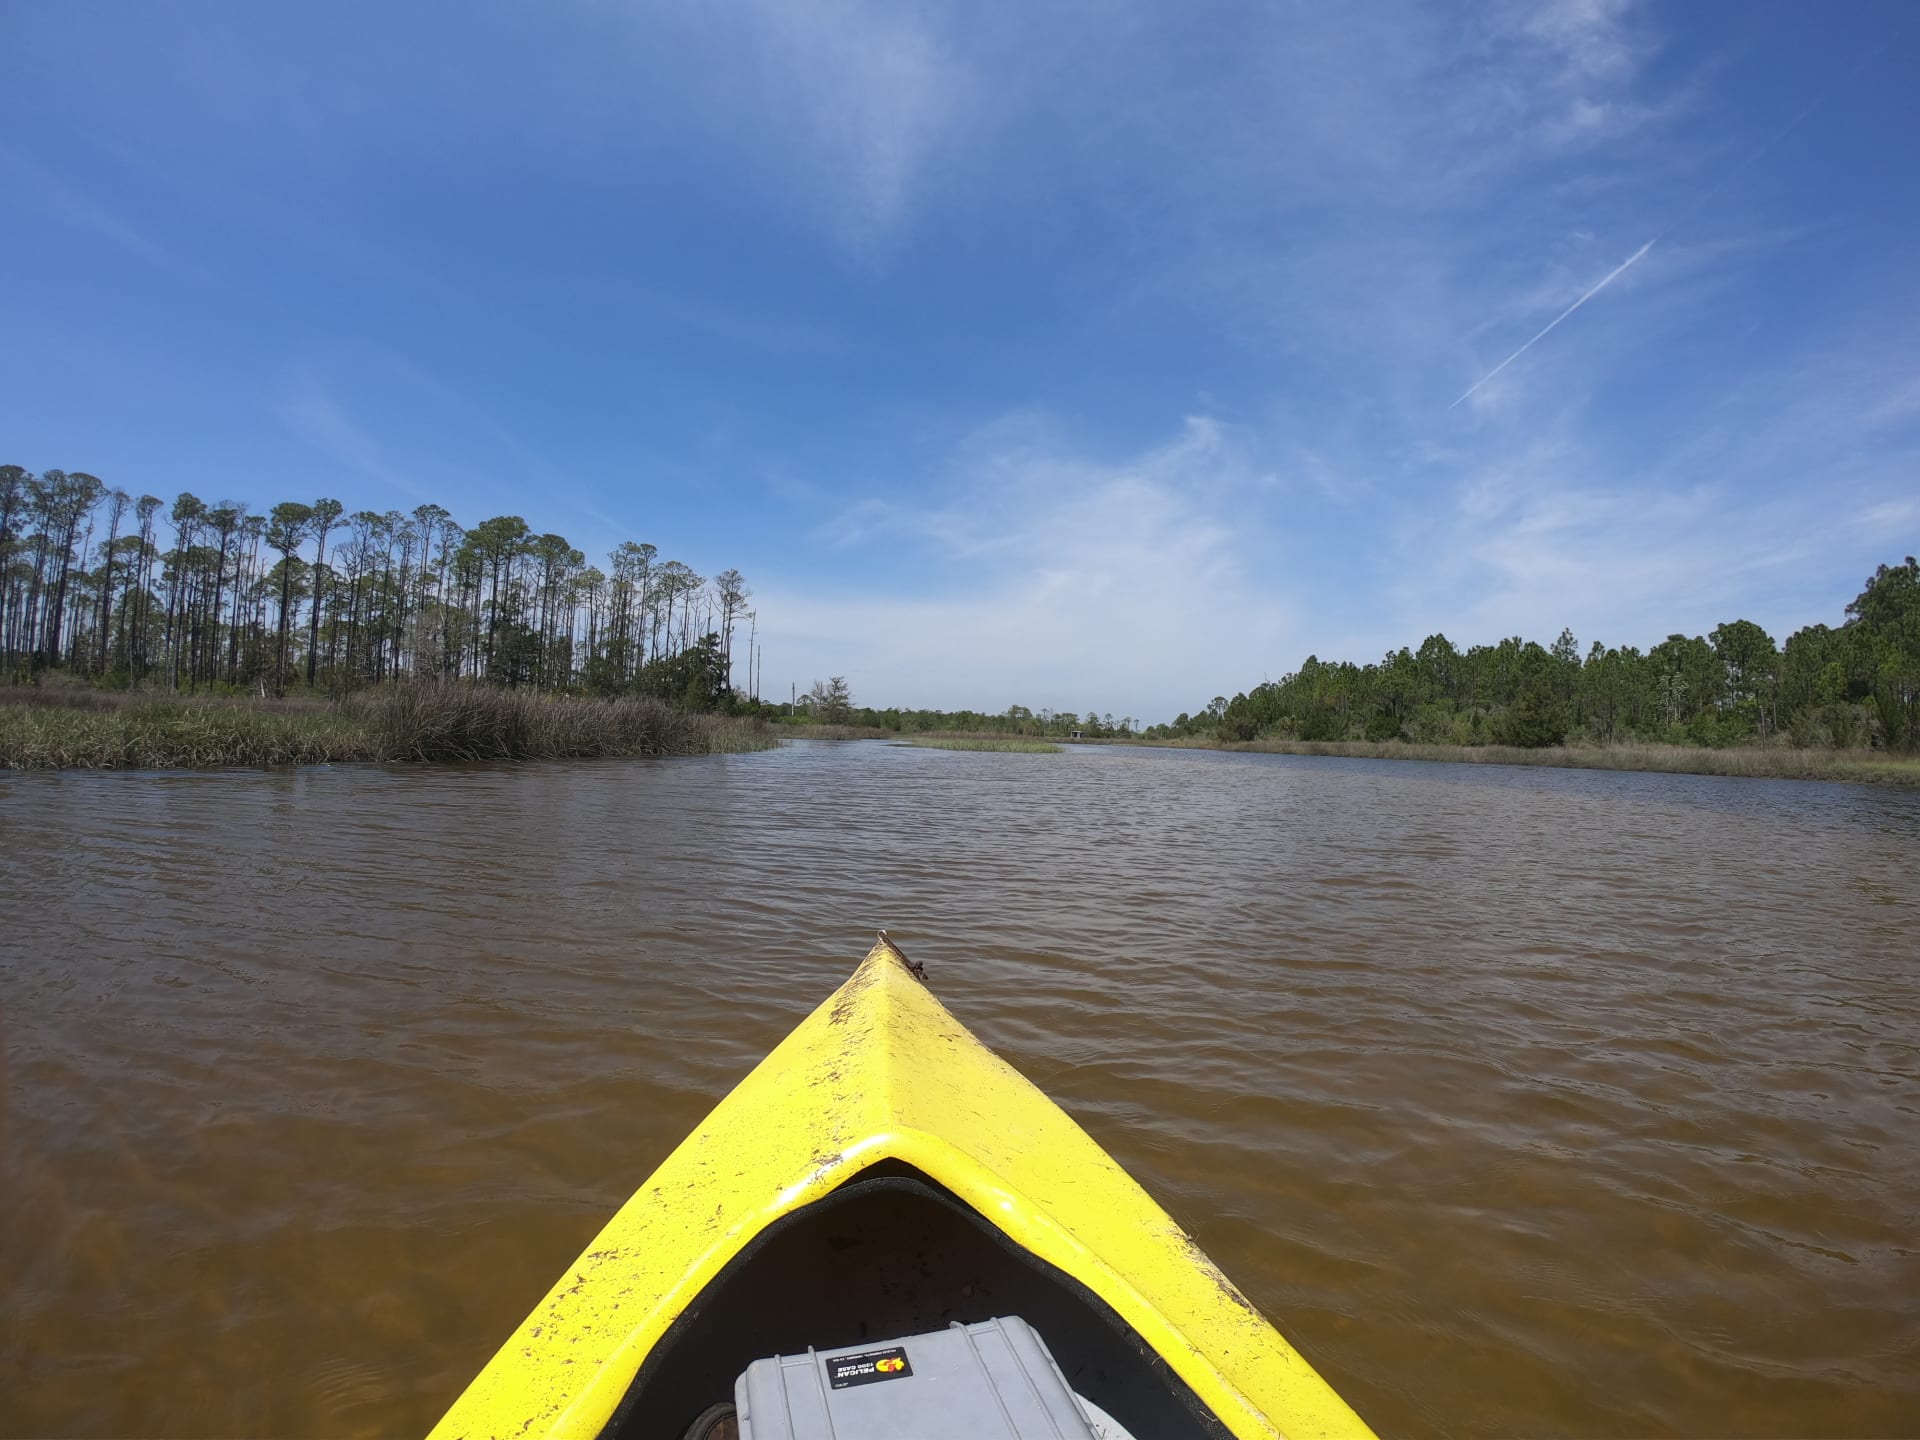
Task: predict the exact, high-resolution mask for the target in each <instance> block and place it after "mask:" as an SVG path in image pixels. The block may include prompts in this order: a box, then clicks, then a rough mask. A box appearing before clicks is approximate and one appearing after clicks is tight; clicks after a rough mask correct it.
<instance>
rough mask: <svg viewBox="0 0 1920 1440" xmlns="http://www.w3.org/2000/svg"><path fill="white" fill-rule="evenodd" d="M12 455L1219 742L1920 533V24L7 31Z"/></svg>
mask: <svg viewBox="0 0 1920 1440" xmlns="http://www.w3.org/2000/svg"><path fill="white" fill-rule="evenodd" d="M0 54H4V55H5V56H6V57H7V62H8V63H7V73H8V83H7V85H6V86H5V87H4V90H0V197H3V198H4V202H5V204H4V215H5V224H4V225H0V275H4V277H5V278H4V282H3V283H0V461H7V462H11V463H17V464H22V465H25V466H27V467H28V468H29V469H32V470H41V469H46V468H50V467H54V466H59V467H62V468H66V469H79V470H87V471H90V472H91V473H93V474H96V475H99V476H100V477H102V478H103V479H105V480H106V481H107V482H108V483H109V484H112V485H117V486H121V487H123V488H126V489H129V490H131V491H133V492H134V493H136V494H137V493H141V492H151V493H154V494H157V495H161V496H163V497H166V498H168V499H169V500H170V499H171V497H172V496H173V495H174V494H176V493H178V492H179V491H181V490H186V489H190V490H192V491H193V492H194V493H195V494H197V495H199V496H201V497H202V498H203V499H206V500H213V499H215V498H223V499H235V500H241V501H245V502H248V503H250V504H252V505H253V506H255V507H256V508H263V507H265V506H269V505H271V504H272V503H274V502H275V501H278V500H282V499H300V500H309V501H310V500H311V499H313V498H315V497H317V496H321V495H328V496H334V497H337V498H339V499H340V500H341V501H343V502H344V503H345V505H346V507H347V509H348V510H349V511H352V510H357V509H363V508H364V509H375V510H386V509H390V508H401V509H411V508H412V507H413V506H415V505H417V504H419V503H421V502H423V501H429V500H431V501H435V502H438V503H440V504H443V505H446V506H447V507H448V508H449V509H450V510H452V511H453V513H454V515H455V518H456V519H458V520H460V521H461V522H462V523H465V524H468V525H472V524H475V523H477V522H478V521H480V520H482V519H484V518H486V517H488V516H491V515H496V514H519V515H522V516H524V517H525V518H526V519H527V520H528V522H529V523H530V524H532V525H533V527H534V528H535V529H536V530H541V531H546V530H551V531H558V532H559V533H561V534H563V535H566V536H567V537H568V538H569V539H570V540H571V541H572V542H573V543H574V544H575V545H577V546H579V547H580V548H582V549H583V550H585V551H586V552H588V554H589V556H590V557H591V558H593V559H595V560H597V561H599V562H600V563H602V564H603V565H604V563H605V561H604V554H605V552H606V550H608V549H609V548H611V547H612V546H613V545H614V544H616V543H618V542H619V541H622V540H640V541H647V542H650V543H653V544H655V545H657V546H659V548H660V551H661V554H662V556H663V557H671V558H678V559H681V560H684V561H686V562H687V563H688V564H690V565H692V566H693V567H694V568H695V569H696V570H698V571H700V573H702V574H707V575H711V574H713V573H715V572H716V571H718V570H721V569H724V568H726V567H728V566H733V567H736V568H738V569H739V570H741V571H742V572H744V573H745V575H746V577H747V580H748V583H749V584H750V585H751V586H752V588H753V590H754V601H753V603H754V606H755V608H756V610H757V613H758V616H759V619H758V626H759V631H760V634H761V637H762V639H763V641H764V645H765V650H764V656H765V658H764V662H763V667H762V676H763V690H764V691H765V692H766V693H768V694H769V695H772V694H775V693H778V692H783V691H786V690H787V689H788V687H789V685H791V684H797V685H798V686H799V688H801V689H802V690H804V689H805V688H807V686H808V685H809V684H810V683H812V682H813V681H814V680H816V679H820V678H824V677H826V676H829V675H844V676H846V677H847V679H848V681H849V683H850V684H851V686H852V689H853V693H854V696H855V699H856V700H857V701H859V702H862V703H869V704H876V705H886V704H899V705H913V706H940V707H949V708H951V707H962V706H965V707H972V708H979V709H984V710H1000V709H1004V708H1005V707H1006V706H1007V705H1009V704H1013V703H1019V704H1024V705H1027V706H1029V707H1031V708H1033V709H1036V710H1037V709H1040V708H1042V707H1043V706H1044V707H1051V708H1054V709H1062V710H1073V711H1076V712H1085V711H1086V710H1088V709H1089V708H1091V709H1093V710H1095V711H1098V712H1101V713H1109V714H1114V715H1116V716H1118V715H1130V716H1133V717H1135V718H1137V719H1141V720H1147V721H1155V720H1164V719H1168V718H1170V717H1171V716H1172V715H1173V714H1174V713H1175V712H1177V711H1181V710H1197V709H1200V708H1202V707H1204V706H1205V705H1206V703H1207V702H1208V701H1209V700H1210V699H1211V698H1212V697H1213V696H1215V695H1220V694H1224V695H1229V696H1230V695H1232V694H1233V693H1234V692H1235V691H1237V690H1244V689H1248V688H1251V687H1252V686H1253V685H1255V684H1257V683H1259V682H1260V681H1261V680H1262V679H1277V678H1279V677H1280V676H1281V675H1283V674H1286V673H1288V672H1290V671H1292V670H1294V669H1296V668H1298V666H1299V664H1300V662H1301V661H1302V660H1303V659H1304V658H1305V657H1306V656H1307V655H1308V654H1310V653H1311V654H1317V655H1319V656H1320V657H1321V658H1322V659H1333V658H1347V659H1355V660H1371V659H1377V658H1378V657H1379V656H1380V655H1381V654H1382V653H1383V652H1385V651H1387V650H1389V649H1392V648H1396V647H1398V646H1400V645H1411V646H1417V645H1418V644H1419V642H1420V641H1421V640H1422V639H1423V638H1424V637H1425V636H1427V635H1429V634H1432V633H1434V632H1436V631H1439V632H1442V633H1445V634H1446V635H1447V636H1449V637H1450V638H1451V639H1453V640H1454V642H1455V643H1456V644H1459V645H1461V646H1463V647H1464V646H1466V645H1469V644H1474V643H1482V642H1485V643H1491V642H1494V641H1497V640H1499V639H1500V638H1501V637H1503V636H1507V635H1513V634H1518V635H1523V636H1526V637H1528V638H1534V639H1539V640H1541V641H1543V642H1548V641H1551V640H1552V639H1553V637H1554V636H1556V635H1557V634H1558V633H1559V631H1560V629H1561V628H1562V627H1563V626H1567V627H1571V628H1572V630H1573V631H1574V634H1575V635H1576V637H1577V638H1578V640H1579V641H1580V643H1581V645H1582V646H1583V647H1584V646H1586V645H1587V644H1589V643H1590V642H1591V641H1593V640H1596V639H1597V640H1603V641H1605V642H1607V643H1609V644H1632V645H1639V646H1642V647H1644V646H1647V645H1650V644H1653V643H1656V642H1657V641H1659V640H1660V639H1662V638H1664V637H1665V636H1666V635H1667V634H1668V633H1669V632H1671V631H1676V630H1678V631H1684V632H1686V633H1689V634H1698V633H1705V632H1706V631H1707V630H1709V629H1711V628H1712V627H1713V626H1714V625H1716V624H1718V623H1720V622H1722V621H1725V620H1730V619H1734V618H1747V619H1752V620H1755V621H1758V622H1759V623H1760V624H1762V625H1764V626H1765V627H1767V628H1768V629H1769V630H1770V631H1772V632H1773V633H1774V634H1775V635H1776V636H1777V637H1784V636H1785V635H1786V634H1787V633H1790V632H1791V631H1792V630H1794V629H1797V628H1798V627H1800V626H1802V625H1805V624H1809V623H1814V622H1826V623H1830V624H1835V623H1838V622H1839V621H1840V619H1841V618H1842V611H1843V607H1844V605H1845V604H1846V602H1847V601H1848V600H1849V599H1851V598H1852V597H1853V596H1854V595H1855V594H1857V593H1858V591H1859V589H1860V588H1861V585H1862V583H1863V582H1864V580H1865V579H1866V577H1867V576H1868V575H1869V574H1870V573H1871V572H1872V570H1873V568H1874V566H1875V565H1877V564H1880V563H1883V562H1891V561H1896V560H1898V559H1899V558H1900V557H1902V556H1904V555H1907V554H1910V553H1913V552H1914V551H1915V550H1916V549H1920V465H1916V459H1920V241H1917V240H1916V235H1920V5H1914V4H1911V3H1906V0H1890V3H1878V4H1871V3H1851V4H1843V5H1837V6H1813V5H1805V4H1799V3H1791V4H1763V3H1753V0H1741V3H1733V4H1716V3H1708V0H1690V3H1687V4H1678V5H1673V4H1670V5H1665V6H1659V7H1654V6H1642V5H1636V4H1633V3H1628V0H1542V3H1532V4H1518V3H1516V4H1491V5H1472V6H1457V7H1456V6H1445V5H1435V4H1430V3H1417V4H1413V3H1408V4H1403V3H1400V0H1373V3H1369V4H1367V5H1364V6H1343V5H1308V4H1284V3H1275V4H1264V5H1252V4H1212V3H1206V0H1185V3H1177V4H1176V3H1165V4H1159V5H1137V4H1132V3H1128V0H1101V3H1086V4H1075V3H1066V4H1058V5H1048V4H1034V5H1004V6H979V5H971V4H952V5H942V4H928V5H922V4H914V3H909V0H879V3H872V4H868V3H862V0H777V3H776V0H766V3H760V0H739V3H732V4H726V5H713V4H711V3H704V0H702V3H684V4H682V3H676V0H659V3H648V4H641V3H629V0H550V3H544V4H539V5H528V4H523V3H489V0H461V3H457V4H455V3H443V4H433V3H427V4H419V5H409V6H391V5H385V4H360V3H351V0H344V3H342V0H330V3H328V4H325V5H303V6H296V5H294V4H275V5H261V4H257V3H253V0H242V3H231V4H228V3H212V0H207V3H184V0H183V3H176V4H167V5H138V4H132V3H120V4H111V3H109V4H96V5H73V4H59V3H51V0H40V3H24V0H0Z"/></svg>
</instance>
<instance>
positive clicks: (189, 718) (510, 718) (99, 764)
mask: <svg viewBox="0 0 1920 1440" xmlns="http://www.w3.org/2000/svg"><path fill="white" fill-rule="evenodd" d="M777 743H778V741H777V740H776V738H775V737H774V736H773V735H772V734H770V733H769V732H768V730H767V727H765V726H764V725H759V724H755V723H753V722H750V721H745V720H736V719H731V718H728V717H726V716H719V715H697V714H689V713H687V712H685V711H681V710H676V709H674V708H673V707H672V706H670V705H666V704H664V703H662V702H660V701H658V700H653V699H648V698H645V697H640V696H626V697H622V698H619V699H610V700H608V699H588V698H584V697H577V696H557V697H556V696H541V695H534V694H530V693H528V692H526V691H520V690H496V689H491V688H489V687H486V686H479V685H466V684H447V685H441V684H421V685H399V686H392V687H388V688H386V689H383V690H379V691H375V692H369V693H367V694H364V695H357V696H351V697H349V698H347V699H345V700H341V701H329V700H321V699H317V698H316V699H289V700H259V699H251V698H245V699H231V698H230V699H219V698H195V697H186V696H172V695H151V694H138V693H134V694H128V693H113V692H106V691H92V690H78V689H76V690H61V691H50V692H34V691H0V770H71V769H91V770H206V769H220V768H231V767H247V768H269V767H273V766H280V765H324V764H343V763H378V762H389V761H400V762H412V763H419V764H434V763H447V762H462V761H475V760H546V759H588V758H603V757H608V758H610V757H614V756H632V755H712V754H718V753H724V752H731V751H742V750H764V749H770V748H772V747H773V746H774V745H776V744H777Z"/></svg>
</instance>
